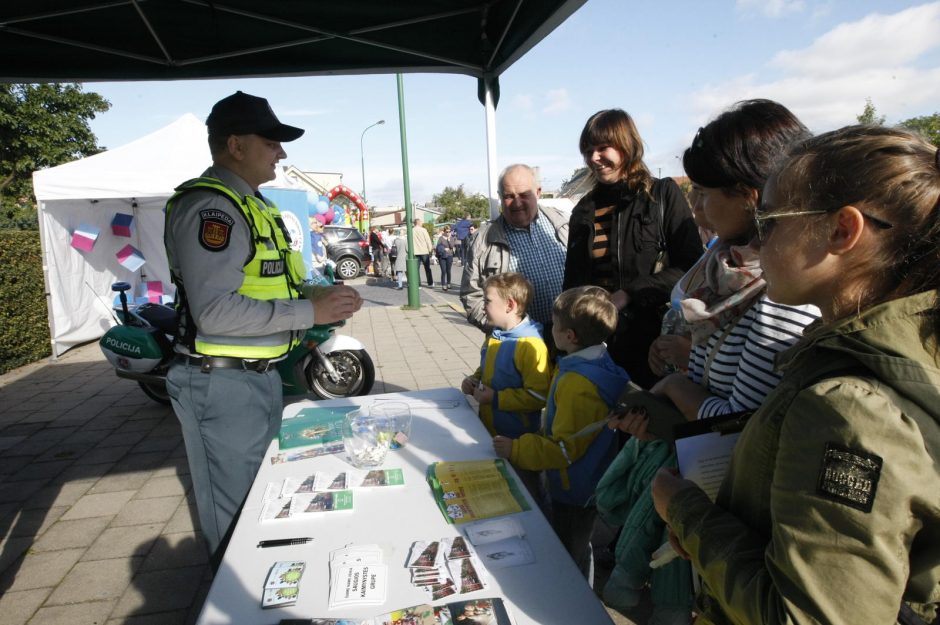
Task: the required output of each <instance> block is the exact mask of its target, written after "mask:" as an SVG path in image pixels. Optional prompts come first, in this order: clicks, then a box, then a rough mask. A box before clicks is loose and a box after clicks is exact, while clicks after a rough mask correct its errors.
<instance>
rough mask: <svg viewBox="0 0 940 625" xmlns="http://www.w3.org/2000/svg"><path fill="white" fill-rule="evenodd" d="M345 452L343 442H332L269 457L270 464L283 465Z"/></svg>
mask: <svg viewBox="0 0 940 625" xmlns="http://www.w3.org/2000/svg"><path fill="white" fill-rule="evenodd" d="M345 450H346V447H345V446H344V445H343V441H342V440H339V441H333V442H330V443H325V444H322V445H314V446H313V447H310V448H309V449H304V450H301V451H291V452H285V453H280V454H275V455H273V456H271V464H283V463H285V462H296V461H298V460H307V459H308V458H316V457H318V456H326V455H328V454H338V453H340V452H343V451H345Z"/></svg>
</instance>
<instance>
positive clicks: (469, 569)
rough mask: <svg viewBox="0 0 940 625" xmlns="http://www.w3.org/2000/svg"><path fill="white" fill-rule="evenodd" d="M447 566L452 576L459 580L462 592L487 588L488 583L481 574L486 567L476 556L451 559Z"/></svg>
mask: <svg viewBox="0 0 940 625" xmlns="http://www.w3.org/2000/svg"><path fill="white" fill-rule="evenodd" d="M447 567H448V568H449V569H450V576H451V578H452V579H455V580H457V584H458V586H459V587H460V594H466V593H468V592H476V591H477V590H482V589H483V588H486V583H485V582H484V580H483V576H482V574H481V572H482V571H483V570H484V569H483V567H482V566H481V565H480V563H479V562H478V561H476V560H475V559H474V558H464V559H462V560H451V561H450V562H448V563H447Z"/></svg>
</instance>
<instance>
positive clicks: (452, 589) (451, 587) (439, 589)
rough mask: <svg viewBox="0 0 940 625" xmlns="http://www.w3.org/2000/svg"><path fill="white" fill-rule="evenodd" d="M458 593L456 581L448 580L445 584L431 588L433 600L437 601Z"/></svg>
mask: <svg viewBox="0 0 940 625" xmlns="http://www.w3.org/2000/svg"><path fill="white" fill-rule="evenodd" d="M456 593H457V586H456V585H455V584H454V580H452V579H448V580H447V581H446V582H444V583H443V584H438V585H436V586H432V587H431V600H432V601H437V600H438V599H443V598H444V597H449V596H450V595H453V594H456Z"/></svg>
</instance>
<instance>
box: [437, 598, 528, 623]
mask: <svg viewBox="0 0 940 625" xmlns="http://www.w3.org/2000/svg"><path fill="white" fill-rule="evenodd" d="M445 611H446V614H445V613H444V612H445ZM434 613H435V617H437V616H438V614H439V613H440V617H442V618H443V620H440V621H439V622H440V623H468V624H469V623H486V625H511V623H512V620H511V619H510V618H509V613H508V612H507V611H506V606H505V605H503V600H502V599H469V600H466V601H453V602H451V603H448V604H447V605H445V606H441V607H440V608H435V611H434Z"/></svg>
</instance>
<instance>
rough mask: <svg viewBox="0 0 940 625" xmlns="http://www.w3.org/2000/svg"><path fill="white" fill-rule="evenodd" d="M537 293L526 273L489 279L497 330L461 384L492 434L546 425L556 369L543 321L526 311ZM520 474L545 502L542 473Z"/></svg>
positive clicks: (487, 296) (487, 295)
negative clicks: (544, 419)
mask: <svg viewBox="0 0 940 625" xmlns="http://www.w3.org/2000/svg"><path fill="white" fill-rule="evenodd" d="M532 296H533V288H532V284H531V283H530V282H529V281H528V280H526V278H525V276H523V275H522V274H521V273H515V272H508V273H501V274H497V275H494V276H490V277H489V278H487V279H486V281H485V282H484V283H483V309H484V312H485V313H486V322H487V325H489V326H491V327H492V328H493V331H492V333H491V334H490V335H489V336H488V337H487V338H486V343H485V344H484V345H483V349H482V350H481V352H480V367H479V368H478V369H477V370H476V371H475V372H474V373H473V374H472V375H469V376H467V377H466V378H464V380H463V383H462V384H461V386H460V390H462V391H463V392H464V393H465V394H467V395H473V397H474V399H476V400H477V402H479V404H480V419H481V420H482V421H483V425H485V426H486V429H487V430H488V431H489V433H490V434H491V435H497V434H499V435H502V436H508V437H511V438H517V437H519V436H522V435H523V434H525V433H527V432H536V431H538V429H539V426H540V425H541V411H542V408H544V407H545V397H546V396H547V395H548V386H549V384H550V383H551V380H552V371H551V367H550V364H549V359H548V348H547V347H546V345H545V341H544V340H542V324H540V323H538V322H537V321H533V320H532V319H530V318H529V317H528V316H527V315H526V309H527V308H528V306H529V303H530V302H531V301H532ZM510 462H512V461H510ZM519 474H520V477H521V478H522V481H523V483H524V484H525V486H526V488H527V489H528V490H529V492H530V493H531V494H532V496H533V497H534V498H535V499H536V501H538V502H539V503H540V504H541V497H542V496H541V487H540V484H539V482H540V479H539V474H538V473H537V472H531V471H519Z"/></svg>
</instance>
